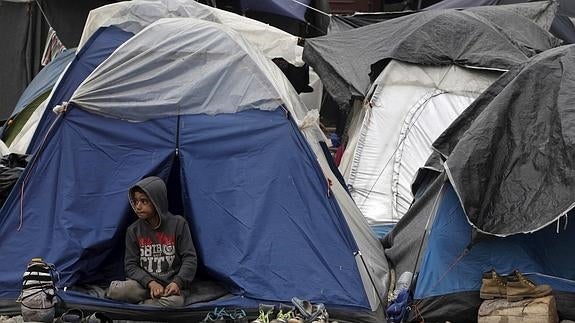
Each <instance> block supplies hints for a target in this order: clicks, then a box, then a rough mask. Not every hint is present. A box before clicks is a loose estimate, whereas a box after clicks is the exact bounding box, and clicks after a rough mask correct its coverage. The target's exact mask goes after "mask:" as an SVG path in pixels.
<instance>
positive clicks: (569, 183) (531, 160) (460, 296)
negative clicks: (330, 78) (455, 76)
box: [384, 45, 575, 322]
mask: <svg viewBox="0 0 575 323" xmlns="http://www.w3.org/2000/svg"><path fill="white" fill-rule="evenodd" d="M573 68H575V45H569V46H561V47H558V48H555V49H550V50H547V51H545V52H543V53H541V54H539V55H536V56H534V57H533V58H531V59H530V60H529V61H528V62H527V63H526V64H524V65H522V66H518V67H516V68H513V69H511V70H510V71H508V72H507V73H505V74H504V75H503V76H501V77H500V78H499V79H498V80H497V81H496V82H495V83H493V84H492V85H491V86H490V87H489V88H488V89H487V90H486V91H485V92H483V94H482V95H481V96H479V97H478V98H477V99H476V100H475V101H474V102H473V103H472V104H471V105H470V106H469V107H468V108H467V109H466V110H465V111H464V112H463V113H462V114H461V115H460V116H459V117H458V118H457V119H456V120H455V121H454V122H453V123H452V124H451V125H450V127H449V128H448V129H447V130H446V131H445V132H444V133H443V134H442V135H441V136H440V137H439V138H438V139H437V140H436V141H435V142H434V144H433V146H434V148H435V150H436V152H437V156H433V158H430V160H429V162H428V166H430V167H428V168H427V170H424V171H422V172H421V174H420V176H419V177H418V179H417V180H416V181H415V183H416V185H415V187H414V190H415V191H416V192H417V193H416V194H415V195H416V200H415V202H414V204H413V205H412V207H411V208H410V210H409V211H408V212H407V214H406V215H405V216H404V217H403V218H402V219H401V220H400V221H399V223H398V224H397V226H396V227H395V228H394V229H393V231H392V232H391V233H390V234H389V235H388V236H386V238H385V241H384V247H385V248H386V255H387V256H388V258H389V259H390V261H391V262H392V263H393V264H394V269H395V272H396V274H397V275H401V274H402V273H403V272H406V271H409V272H413V273H416V274H417V275H416V276H417V278H416V279H415V284H414V289H413V291H414V299H415V301H414V307H413V308H416V309H417V310H416V311H413V312H412V315H413V319H416V320H421V318H423V319H425V320H426V321H456V322H462V321H476V320H477V315H478V308H479V306H480V304H481V299H480V297H479V290H480V287H481V282H482V281H481V278H482V274H483V273H485V272H488V271H490V270H491V269H494V270H495V271H496V272H497V273H499V274H500V275H509V274H511V273H512V272H513V271H514V270H519V271H520V272H521V273H523V274H525V275H526V276H527V277H528V278H529V279H531V280H532V281H533V282H534V283H536V284H548V285H549V286H551V288H552V289H553V295H554V297H555V300H556V303H557V311H558V314H559V318H560V319H567V320H573V319H575V311H574V309H573V299H574V298H575V270H574V268H575V258H574V257H573V256H572V252H571V249H572V246H573V244H574V243H575V226H574V225H573V223H569V222H572V221H568V220H569V219H570V218H572V217H573V208H574V206H575V203H574V199H573V196H575V183H574V182H573V176H572V174H574V173H575V170H574V169H573V168H574V166H573V165H575V163H574V160H575V157H574V155H573V153H572V151H573V147H572V146H573V142H575V139H574V138H573V136H574V133H573V131H570V129H572V125H573V124H574V122H575V115H574V114H573V110H572V105H571V103H570V102H573V100H574V99H575V98H574V97H573V91H571V90H570V89H571V88H572V87H573V86H575V84H574V80H573V78H571V77H569V75H572V73H573V72H574V71H571V69H573ZM438 162H439V163H438ZM433 165H434V166H435V167H431V166H433ZM431 169H436V170H437V169H443V171H442V172H441V173H438V172H435V171H432V170H431Z"/></svg>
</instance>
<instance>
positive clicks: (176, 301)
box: [143, 295, 184, 307]
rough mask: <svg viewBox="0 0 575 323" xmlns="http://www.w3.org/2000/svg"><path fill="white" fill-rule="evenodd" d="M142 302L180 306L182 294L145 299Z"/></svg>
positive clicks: (182, 302) (182, 301) (182, 303)
mask: <svg viewBox="0 0 575 323" xmlns="http://www.w3.org/2000/svg"><path fill="white" fill-rule="evenodd" d="M143 304H146V305H152V306H161V307H182V306H184V296H181V295H172V296H167V297H160V298H156V299H147V300H145V301H144V302H143Z"/></svg>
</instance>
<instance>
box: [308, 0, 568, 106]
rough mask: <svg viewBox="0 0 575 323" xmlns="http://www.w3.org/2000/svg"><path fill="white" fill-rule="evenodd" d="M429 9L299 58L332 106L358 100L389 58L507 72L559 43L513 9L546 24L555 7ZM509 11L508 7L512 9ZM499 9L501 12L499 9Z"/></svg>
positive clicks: (318, 45)
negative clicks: (318, 80)
mask: <svg viewBox="0 0 575 323" xmlns="http://www.w3.org/2000/svg"><path fill="white" fill-rule="evenodd" d="M505 7H507V8H503V6H490V7H478V8H471V9H468V10H464V11H458V10H454V9H450V10H431V11H425V12H419V13H415V14H411V15H408V16H405V17H401V18H396V19H391V20H387V21H383V22H381V23H377V24H373V25H369V26H365V27H361V28H357V29H353V30H349V31H346V32H342V33H339V34H333V35H328V36H323V37H318V38H313V39H308V40H307V41H306V44H305V47H304V60H305V61H306V62H307V63H309V64H310V66H312V67H313V68H314V70H315V71H316V72H317V73H318V74H319V75H320V77H321V79H322V81H323V83H324V85H325V87H326V89H327V90H328V92H329V93H330V94H331V95H332V96H333V97H334V99H335V100H336V101H337V103H338V104H339V105H340V106H343V107H349V102H350V100H351V99H352V98H353V97H363V96H364V94H365V93H366V92H367V90H368V88H369V85H370V76H369V74H370V72H371V71H373V75H374V76H376V74H377V71H379V70H381V68H382V66H384V65H385V63H386V62H387V60H388V59H390V58H392V59H398V60H401V61H405V62H410V63H417V64H424V65H447V64H457V65H463V66H472V67H479V68H493V69H502V70H508V69H510V68H512V67H513V66H516V65H517V64H520V63H523V62H525V61H527V60H528V59H529V57H531V56H533V55H535V54H537V53H539V52H542V51H544V50H547V49H549V48H552V47H556V46H557V45H559V44H560V41H559V40H558V39H557V38H555V37H553V36H552V35H551V34H549V33H548V32H547V31H546V30H544V29H543V28H541V27H540V26H538V25H537V24H535V23H534V22H532V21H530V20H529V19H527V18H525V16H528V14H524V15H519V14H517V13H515V12H516V11H524V12H533V14H532V15H535V14H538V15H539V17H540V19H539V21H541V22H543V23H545V24H547V26H549V25H550V24H551V21H552V19H553V17H554V15H555V10H556V4H555V3H549V2H540V3H528V4H519V5H514V6H505ZM511 7H513V8H511ZM502 8H503V9H502Z"/></svg>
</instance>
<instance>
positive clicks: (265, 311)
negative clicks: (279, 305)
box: [251, 304, 275, 323]
mask: <svg viewBox="0 0 575 323" xmlns="http://www.w3.org/2000/svg"><path fill="white" fill-rule="evenodd" d="M274 309H275V306H274V305H266V304H260V306H259V313H260V314H259V316H258V318H257V319H255V320H253V321H251V323H270V316H271V315H272V313H273V312H274Z"/></svg>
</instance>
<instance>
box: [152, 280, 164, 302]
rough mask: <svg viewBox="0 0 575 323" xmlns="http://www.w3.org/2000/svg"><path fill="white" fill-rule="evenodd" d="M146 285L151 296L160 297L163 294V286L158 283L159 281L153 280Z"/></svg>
mask: <svg viewBox="0 0 575 323" xmlns="http://www.w3.org/2000/svg"><path fill="white" fill-rule="evenodd" d="M148 287H149V288H150V297H151V298H160V297H162V295H163V294H164V286H162V285H160V283H158V282H157V281H155V280H152V281H151V282H150V283H148Z"/></svg>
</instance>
